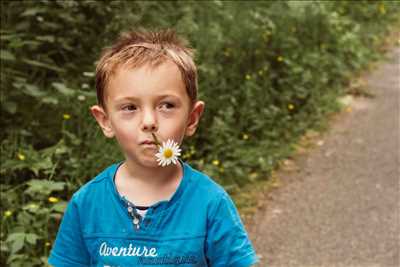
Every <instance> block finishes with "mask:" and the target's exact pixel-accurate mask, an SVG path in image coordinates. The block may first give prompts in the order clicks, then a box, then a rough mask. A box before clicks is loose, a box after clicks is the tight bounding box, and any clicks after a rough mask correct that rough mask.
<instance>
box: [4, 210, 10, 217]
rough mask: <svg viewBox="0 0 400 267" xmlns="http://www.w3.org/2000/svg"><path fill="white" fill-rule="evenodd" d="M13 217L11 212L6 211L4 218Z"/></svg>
mask: <svg viewBox="0 0 400 267" xmlns="http://www.w3.org/2000/svg"><path fill="white" fill-rule="evenodd" d="M11 215H12V211H11V210H6V211H5V212H4V217H10V216H11Z"/></svg>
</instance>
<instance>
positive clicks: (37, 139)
mask: <svg viewBox="0 0 400 267" xmlns="http://www.w3.org/2000/svg"><path fill="white" fill-rule="evenodd" d="M399 10H400V8H399V5H398V4H397V3H395V2H385V1H358V2H357V3H355V2H348V1H339V2H333V1H330V2H325V1H313V2H301V1H293V2H292V1H279V2H278V1H277V2H271V1H268V2H250V1H243V2H241V1H235V2H229V1H206V2H190V3H189V2H169V1H168V2H164V1H160V2H154V1H152V2H144V1H140V2H136V1H114V2H111V3H107V4H104V3H102V2H97V1H40V2H39V1H25V2H5V1H2V2H1V20H2V21H1V51H0V52H1V53H0V56H1V79H0V83H1V100H2V105H1V112H2V113H1V114H2V115H1V121H0V123H1V129H2V131H1V133H0V135H1V140H2V141H1V170H0V174H1V211H2V213H1V216H2V219H1V220H2V231H1V241H2V242H1V254H2V257H1V259H0V265H2V266H6V265H9V266H42V265H44V262H46V261H47V256H48V253H49V249H50V248H51V244H52V241H53V239H54V237H55V234H56V230H57V227H58V224H59V222H60V218H61V216H62V213H63V210H64V208H65V205H66V203H67V201H68V200H69V198H70V196H71V194H72V193H73V192H74V191H75V190H77V188H78V187H80V186H81V185H82V184H83V183H85V182H87V181H88V180H89V179H91V178H92V177H93V176H94V175H96V174H97V173H98V172H99V171H100V170H102V169H103V168H105V167H106V166H108V165H109V164H111V163H114V162H116V161H119V160H122V159H123V158H122V155H121V153H120V152H119V150H118V146H117V145H116V142H115V141H111V140H108V139H106V138H105V137H103V136H102V133H101V132H100V130H99V129H98V127H97V125H96V123H95V120H94V119H93V118H92V117H91V114H90V112H89V107H90V106H91V105H93V104H95V103H96V96H95V89H94V78H93V75H94V68H95V61H96V60H97V58H98V56H99V54H100V51H101V48H102V47H104V46H106V45H110V44H111V42H112V40H113V39H114V38H115V37H116V36H117V35H118V34H119V32H121V31H125V30H129V29H132V28H134V29H135V28H139V27H144V28H146V29H160V28H166V27H171V28H174V29H176V30H177V31H178V33H179V34H181V35H182V36H185V37H186V38H188V39H189V40H190V42H191V44H192V46H193V47H194V48H195V49H196V50H197V54H196V62H197V64H198V69H199V90H200V91H199V95H200V98H201V99H202V100H204V101H205V102H206V112H205V114H204V117H203V118H202V121H201V124H200V129H199V131H198V133H197V134H196V137H194V138H192V139H189V140H187V141H186V142H185V144H184V145H183V150H184V155H183V158H184V159H185V160H187V161H188V162H190V164H192V165H193V166H195V167H196V168H199V169H201V170H203V171H204V172H206V173H207V174H209V175H210V176H211V177H213V178H215V179H216V180H218V182H220V183H222V184H223V185H224V186H225V188H226V189H227V190H228V191H229V192H233V193H234V192H237V191H238V189H239V188H240V187H241V186H243V185H245V184H248V183H251V182H254V181H255V180H257V179H266V178H267V177H268V174H269V173H270V171H271V170H272V169H273V168H274V166H276V164H277V162H279V161H280V160H281V159H283V158H285V157H287V156H288V155H289V154H290V153H291V152H292V145H291V144H293V143H294V142H295V141H296V139H297V138H298V137H299V136H300V135H301V134H303V133H304V131H305V130H306V129H308V128H310V127H314V126H315V125H318V123H319V122H320V121H321V119H323V118H324V115H325V114H326V113H327V112H331V111H334V110H336V109H337V104H336V101H335V99H336V97H337V95H338V94H340V93H341V92H342V91H341V90H342V88H343V87H344V86H345V85H346V84H347V82H348V80H349V77H350V75H351V73H354V72H355V71H357V70H360V69H361V68H363V67H365V65H366V64H367V63H368V62H370V61H371V60H373V59H376V58H377V54H376V53H374V52H373V51H374V49H375V48H376V47H377V45H379V44H380V42H381V41H382V38H383V37H385V34H386V33H387V29H388V25H390V24H391V23H393V22H394V21H395V18H396V15H397V16H398V15H399ZM3 255H4V256H3Z"/></svg>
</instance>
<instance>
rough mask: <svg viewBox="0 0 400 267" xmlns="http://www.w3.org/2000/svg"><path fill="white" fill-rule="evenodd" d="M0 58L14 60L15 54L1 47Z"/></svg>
mask: <svg viewBox="0 0 400 267" xmlns="http://www.w3.org/2000/svg"><path fill="white" fill-rule="evenodd" d="M0 59H2V60H8V61H15V56H14V54H13V53H11V52H10V51H7V50H3V49H1V50H0Z"/></svg>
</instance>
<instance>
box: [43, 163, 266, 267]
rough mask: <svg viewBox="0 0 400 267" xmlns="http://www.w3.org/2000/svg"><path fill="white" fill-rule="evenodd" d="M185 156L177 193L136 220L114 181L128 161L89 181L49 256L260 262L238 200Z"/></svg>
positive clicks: (85, 261) (130, 261)
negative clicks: (242, 219)
mask: <svg viewBox="0 0 400 267" xmlns="http://www.w3.org/2000/svg"><path fill="white" fill-rule="evenodd" d="M180 163H181V164H182V166H183V178H182V180H181V182H180V184H179V186H178V188H177V190H176V192H175V193H174V195H173V196H172V197H171V199H170V200H169V201H160V202H157V203H156V204H154V205H152V206H150V207H149V209H148V210H147V213H146V215H145V217H144V218H143V220H140V223H137V221H136V224H134V223H133V218H132V215H131V214H132V213H131V212H129V211H128V208H129V206H127V204H126V201H125V200H124V198H122V197H121V196H120V195H119V193H118V191H117V190H116V187H115V183H114V176H115V173H116V171H117V169H118V167H119V166H121V164H122V162H120V163H118V164H113V165H111V166H109V167H108V168H107V169H105V170H104V171H103V172H102V173H100V174H99V175H98V176H96V177H95V178H94V179H92V180H91V181H89V182H88V183H87V184H85V185H84V186H83V187H81V188H80V189H79V190H78V191H77V192H76V193H75V194H74V195H73V196H72V199H71V200H70V202H69V204H68V206H67V209H66V211H65V213H64V217H63V219H62V222H61V225H60V228H59V230H58V234H57V238H56V241H55V243H54V246H53V249H52V251H51V253H50V257H49V263H50V264H51V265H53V266H55V267H64V266H74V267H79V266H102V267H105V266H109V267H111V266H112V267H117V266H119V267H125V266H166V267H167V266H185V267H186V266H198V267H200V266H221V267H222V266H224V267H227V266H229V267H241V266H243V267H244V266H245V267H248V266H251V265H253V264H255V263H256V262H257V261H258V259H257V256H256V254H255V251H254V249H253V247H252V244H251V242H250V240H249V238H248V236H247V233H246V231H245V229H244V227H243V224H242V221H241V219H240V217H239V215H238V212H237V210H236V207H235V205H234V203H233V202H232V199H231V198H230V197H229V195H228V194H227V193H226V191H225V190H224V189H223V188H222V187H221V186H220V185H218V184H217V183H215V182H214V181H213V180H211V179H210V178H209V177H208V176H206V175H205V174H203V173H201V172H199V171H197V170H195V169H193V168H192V167H191V166H189V165H188V164H187V163H184V162H182V161H180ZM130 211H132V207H131V206H130ZM134 218H135V217H134Z"/></svg>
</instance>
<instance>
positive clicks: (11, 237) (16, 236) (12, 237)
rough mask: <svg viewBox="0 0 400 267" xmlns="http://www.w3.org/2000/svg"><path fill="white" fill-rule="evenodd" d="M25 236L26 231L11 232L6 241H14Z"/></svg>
mask: <svg viewBox="0 0 400 267" xmlns="http://www.w3.org/2000/svg"><path fill="white" fill-rule="evenodd" d="M24 237H25V233H23V232H18V233H11V234H9V235H8V236H7V239H6V242H14V241H15V240H18V239H21V238H24Z"/></svg>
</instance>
